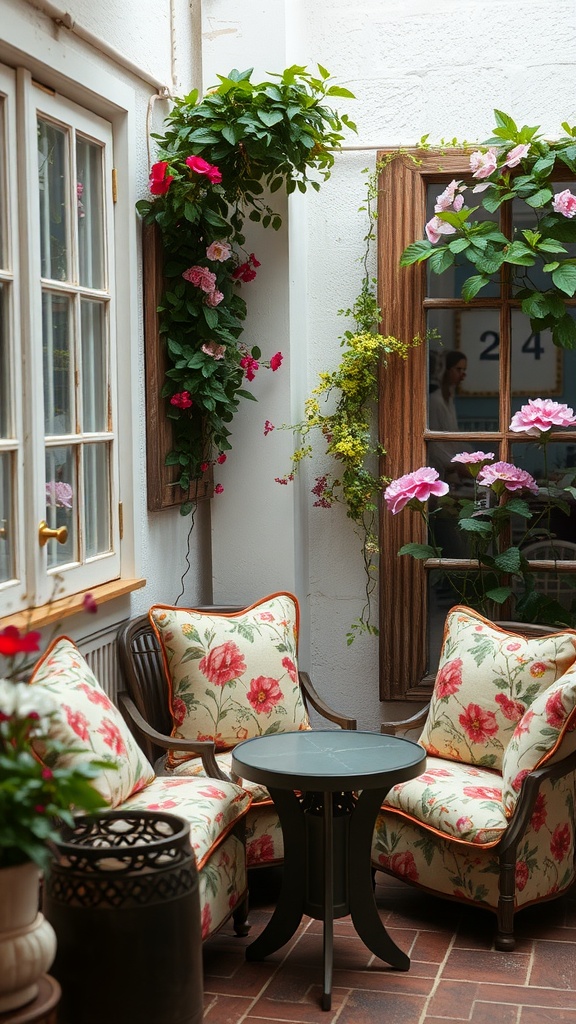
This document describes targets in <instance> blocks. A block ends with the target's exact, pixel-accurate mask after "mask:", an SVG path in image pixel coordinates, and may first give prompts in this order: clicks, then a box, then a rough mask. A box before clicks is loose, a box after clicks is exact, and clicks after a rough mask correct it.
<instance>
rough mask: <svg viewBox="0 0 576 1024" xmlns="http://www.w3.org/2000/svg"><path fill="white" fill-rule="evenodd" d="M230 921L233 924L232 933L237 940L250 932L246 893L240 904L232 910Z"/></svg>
mask: <svg viewBox="0 0 576 1024" xmlns="http://www.w3.org/2000/svg"><path fill="white" fill-rule="evenodd" d="M232 920H233V922H234V931H235V933H236V935H238V937H239V938H242V937H243V936H244V935H248V932H249V931H250V925H249V924H248V893H246V895H245V897H244V899H243V900H242V902H241V903H239V904H238V906H237V907H235V908H234V910H233V912H232Z"/></svg>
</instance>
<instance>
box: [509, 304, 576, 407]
mask: <svg viewBox="0 0 576 1024" xmlns="http://www.w3.org/2000/svg"><path fill="white" fill-rule="evenodd" d="M567 383H568V382H567ZM573 389H574V385H573V387H572V390H573ZM561 392H562V350H561V349H560V348H558V346H556V345H554V343H553V341H552V332H551V331H537V332H536V333H533V332H532V328H531V326H530V318H529V317H527V316H525V314H524V313H523V312H522V310H520V309H514V310H512V394H513V396H514V397H515V398H516V397H518V396H524V401H526V398H536V397H538V398H547V397H554V398H557V396H558V395H559V394H561ZM522 404H523V401H522V399H521V400H520V401H519V402H516V403H515V404H514V408H515V409H516V408H519V407H520V405H522Z"/></svg>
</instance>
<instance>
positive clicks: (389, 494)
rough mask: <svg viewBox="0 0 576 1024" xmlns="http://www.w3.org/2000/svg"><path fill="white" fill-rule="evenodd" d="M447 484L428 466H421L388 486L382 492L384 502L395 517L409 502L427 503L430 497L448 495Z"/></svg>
mask: <svg viewBox="0 0 576 1024" xmlns="http://www.w3.org/2000/svg"><path fill="white" fill-rule="evenodd" d="M448 490H449V488H448V484H445V483H444V482H443V481H442V480H440V477H439V476H438V473H437V472H436V470H435V469H431V468H430V466H423V467H422V469H417V470H415V471H414V472H413V473H405V475H404V476H401V477H398V479H397V480H393V481H392V483H390V484H388V487H387V488H386V490H385V491H384V500H385V502H386V504H387V506H388V508H389V510H390V511H391V512H392V515H396V513H397V512H400V511H401V510H402V509H403V508H404V506H405V505H407V504H408V502H409V501H413V500H416V501H421V502H423V501H428V498H429V497H430V495H432V494H434V495H436V497H441V496H442V495H443V494H447V493H448Z"/></svg>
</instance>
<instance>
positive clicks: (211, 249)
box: [206, 240, 232, 263]
mask: <svg viewBox="0 0 576 1024" xmlns="http://www.w3.org/2000/svg"><path fill="white" fill-rule="evenodd" d="M231 253H232V249H231V246H230V243H229V242H224V241H222V240H220V241H219V242H212V244H211V245H209V246H208V248H207V249H206V256H207V257H208V259H209V260H217V261H218V263H224V261H225V260H228V259H230V255H231Z"/></svg>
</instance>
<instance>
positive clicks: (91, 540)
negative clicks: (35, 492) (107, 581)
mask: <svg viewBox="0 0 576 1024" xmlns="http://www.w3.org/2000/svg"><path fill="white" fill-rule="evenodd" d="M109 462H110V445H109V444H89V445H85V447H84V514H85V523H84V534H85V538H86V558H93V557H94V555H99V554H102V553H103V552H104V551H110V549H111V534H110V500H111V498H110V466H109Z"/></svg>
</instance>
